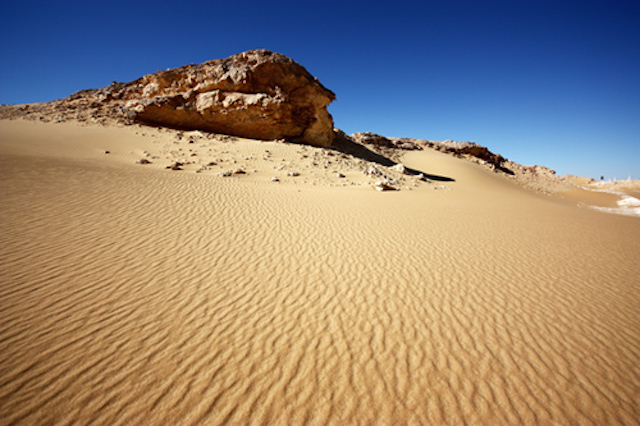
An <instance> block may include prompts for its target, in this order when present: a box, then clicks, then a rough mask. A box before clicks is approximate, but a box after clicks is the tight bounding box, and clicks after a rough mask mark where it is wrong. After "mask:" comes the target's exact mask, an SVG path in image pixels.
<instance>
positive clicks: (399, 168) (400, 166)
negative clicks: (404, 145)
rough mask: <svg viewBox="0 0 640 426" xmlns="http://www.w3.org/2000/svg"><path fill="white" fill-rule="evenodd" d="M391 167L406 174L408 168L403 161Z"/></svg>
mask: <svg viewBox="0 0 640 426" xmlns="http://www.w3.org/2000/svg"><path fill="white" fill-rule="evenodd" d="M391 169H393V170H395V171H396V172H398V173H402V174H406V173H407V168H406V167H405V166H404V164H402V163H398V164H396V165H395V166H392V167H391Z"/></svg>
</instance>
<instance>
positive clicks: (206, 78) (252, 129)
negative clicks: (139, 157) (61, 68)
mask: <svg viewBox="0 0 640 426" xmlns="http://www.w3.org/2000/svg"><path fill="white" fill-rule="evenodd" d="M334 99H335V95H334V94H333V92H331V91H330V90H328V89H327V88H325V87H324V86H323V85H322V84H321V83H320V82H319V81H318V79H316V78H315V77H313V76H312V75H311V74H310V73H309V72H308V71H307V70H306V69H305V68H304V67H302V66H301V65H300V64H298V63H296V62H295V61H293V60H292V59H290V58H288V57H286V56H284V55H281V54H278V53H273V52H270V51H268V50H251V51H248V52H244V53H240V54H237V55H233V56H231V57H229V58H226V59H219V60H214V61H209V62H204V63H202V64H199V65H186V66H183V67H180V68H175V69H169V70H167V71H159V72H157V73H155V74H149V75H145V76H143V77H141V78H139V79H137V80H135V81H132V82H130V83H115V82H114V83H112V84H111V85H109V86H107V87H103V88H101V89H96V90H85V91H81V92H78V93H76V94H74V95H72V96H70V97H69V98H67V99H64V100H62V101H59V103H58V104H57V105H56V107H55V108H56V109H57V110H58V111H62V110H64V109H65V108H67V109H68V108H69V107H70V105H73V104H77V105H78V106H82V108H99V109H100V110H102V111H107V112H108V115H120V116H126V117H128V118H132V119H134V120H136V121H139V122H144V123H149V124H155V125H160V126H166V127H174V128H181V129H190V130H206V131H211V132H216V133H224V134H228V135H235V136H240V137H246V138H253V139H286V140H289V141H292V142H302V143H307V144H310V145H315V146H322V147H327V146H329V145H331V143H332V141H333V139H334V132H333V119H332V118H331V115H330V114H329V112H328V111H327V105H328V104H329V103H331V101H333V100H334ZM74 108H75V107H74Z"/></svg>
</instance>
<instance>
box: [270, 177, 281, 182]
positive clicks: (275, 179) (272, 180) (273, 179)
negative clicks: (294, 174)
mask: <svg viewBox="0 0 640 426" xmlns="http://www.w3.org/2000/svg"><path fill="white" fill-rule="evenodd" d="M271 182H280V179H278V178H277V177H275V176H273V177H272V178H271Z"/></svg>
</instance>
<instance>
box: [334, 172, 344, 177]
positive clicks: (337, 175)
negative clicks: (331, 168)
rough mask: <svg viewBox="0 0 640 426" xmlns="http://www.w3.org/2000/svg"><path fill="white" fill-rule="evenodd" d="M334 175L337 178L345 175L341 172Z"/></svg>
mask: <svg viewBox="0 0 640 426" xmlns="http://www.w3.org/2000/svg"><path fill="white" fill-rule="evenodd" d="M336 177H337V178H343V177H345V176H344V175H343V174H342V173H336Z"/></svg>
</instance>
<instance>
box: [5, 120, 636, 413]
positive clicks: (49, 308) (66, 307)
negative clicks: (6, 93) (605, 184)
mask: <svg viewBox="0 0 640 426" xmlns="http://www.w3.org/2000/svg"><path fill="white" fill-rule="evenodd" d="M143 133H144V135H143ZM190 141H193V143H189V142H190ZM105 151H109V153H108V154H107V153H105ZM194 153H195V154H196V155H192V154H194ZM141 158H148V159H149V161H151V163H152V164H148V165H141V164H135V162H136V160H139V159H141ZM190 158H191V161H193V162H194V163H193V164H185V166H184V167H183V168H184V170H182V171H172V170H166V169H165V167H166V166H167V165H170V164H171V163H172V162H173V161H179V160H182V161H183V162H185V163H186V162H188V161H189V159H190ZM403 161H404V164H406V165H407V166H408V167H412V168H414V169H417V170H421V171H424V172H426V173H429V174H433V175H436V176H441V177H446V178H451V179H454V180H455V181H452V182H444V181H442V182H434V183H419V182H416V181H415V179H411V178H408V177H407V178H406V180H405V181H404V183H403V184H402V185H403V187H402V189H401V190H400V191H391V192H377V191H374V190H373V189H372V188H371V187H370V185H369V183H370V179H371V178H370V177H369V176H367V175H364V174H363V173H362V172H361V170H362V169H363V168H364V167H366V166H367V165H366V164H364V163H363V162H362V161H360V160H359V159H353V158H349V157H348V156H341V155H340V154H334V155H330V154H327V151H325V150H321V149H317V148H311V147H305V146H300V145H290V144H284V143H276V142H257V141H245V140H235V139H228V138H213V139H209V138H206V137H201V136H200V135H195V136H194V137H193V138H191V139H190V136H189V135H188V134H184V135H183V136H182V137H181V138H180V139H179V138H178V136H177V132H175V131H172V132H169V131H161V130H158V129H152V128H142V127H127V128H118V127H114V126H112V127H99V126H84V127H83V126H79V125H77V124H74V123H63V124H54V123H50V124H43V123H35V122H27V121H21V120H14V121H6V120H5V121H1V122H0V163H1V164H0V185H1V189H0V196H1V202H2V208H1V209H0V226H1V228H0V231H1V232H0V235H1V237H0V238H1V239H2V241H1V244H0V261H1V266H0V301H1V305H0V424H3V425H8V424H50V423H55V424H67V423H80V424H87V423H92V422H94V423H97V424H109V425H111V424H222V423H227V422H228V423H235V424H242V423H264V424H302V423H310V424H403V423H409V424H462V423H469V424H551V423H554V424H637V423H638V419H639V418H640V402H639V401H640V333H639V332H638V330H640V261H639V259H640V257H639V254H640V219H638V218H635V217H625V216H619V215H612V214H605V213H602V212H598V211H592V210H589V209H584V208H577V207H576V205H575V202H573V201H571V202H570V201H566V200H559V199H555V198H550V197H543V196H540V195H536V194H534V193H532V192H529V191H527V190H525V189H523V188H521V187H519V186H517V185H515V184H514V183H513V182H511V181H509V180H508V179H506V178H504V177H502V176H499V175H497V174H494V173H491V172H489V171H487V170H485V169H484V168H482V167H480V166H479V165H476V164H472V163H469V162H467V161H465V160H462V159H457V158H454V157H451V156H447V155H444V154H441V153H438V152H433V151H428V150H425V151H413V152H410V153H407V154H406V155H405V157H404V159H403ZM211 162H215V163H216V164H215V165H210V166H207V164H210V163H211ZM325 167H326V168H325ZM237 168H243V169H244V170H245V171H246V172H247V173H246V174H243V175H233V176H231V177H219V176H218V173H220V172H224V171H225V170H235V169H237ZM197 170H199V171H200V173H195V171H197ZM254 170H255V171H254ZM340 170H342V173H343V174H344V176H345V177H337V175H336V172H337V171H340ZM289 172H296V173H299V174H300V175H299V176H290V175H289ZM271 177H277V178H278V179H279V180H280V181H279V182H272V181H271ZM409 189H411V190H409Z"/></svg>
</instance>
